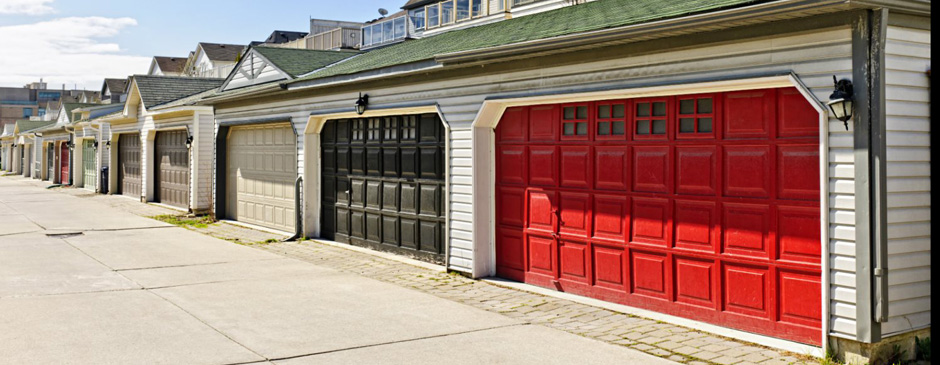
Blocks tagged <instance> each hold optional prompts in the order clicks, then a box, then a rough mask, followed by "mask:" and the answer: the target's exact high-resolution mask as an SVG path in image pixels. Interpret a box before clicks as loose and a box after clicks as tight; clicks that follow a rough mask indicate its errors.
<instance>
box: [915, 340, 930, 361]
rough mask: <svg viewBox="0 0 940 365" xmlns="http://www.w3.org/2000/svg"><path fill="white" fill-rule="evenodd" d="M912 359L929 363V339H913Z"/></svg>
mask: <svg viewBox="0 0 940 365" xmlns="http://www.w3.org/2000/svg"><path fill="white" fill-rule="evenodd" d="M914 358H915V359H917V360H924V361H930V337H924V338H917V337H916V336H915V337H914Z"/></svg>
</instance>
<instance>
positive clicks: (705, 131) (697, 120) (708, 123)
mask: <svg viewBox="0 0 940 365" xmlns="http://www.w3.org/2000/svg"><path fill="white" fill-rule="evenodd" d="M678 100H679V103H678V104H679V105H678V107H679V113H678V114H679V115H678V120H679V128H678V131H679V133H678V134H677V135H676V138H679V139H695V138H714V137H715V132H714V130H715V120H717V117H716V114H717V112H716V109H717V108H716V106H715V102H714V96H712V95H695V96H688V97H680V98H679V99H678Z"/></svg>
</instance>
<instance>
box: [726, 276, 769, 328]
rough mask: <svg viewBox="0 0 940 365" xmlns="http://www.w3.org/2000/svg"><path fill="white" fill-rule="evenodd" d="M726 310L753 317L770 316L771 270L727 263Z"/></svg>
mask: <svg viewBox="0 0 940 365" xmlns="http://www.w3.org/2000/svg"><path fill="white" fill-rule="evenodd" d="M722 275H723V279H724V280H723V281H724V284H725V287H724V288H723V290H722V291H723V292H724V298H723V299H724V306H723V307H724V308H723V309H724V310H725V311H728V312H732V313H737V314H743V315H747V316H751V317H759V318H769V317H770V312H769V310H768V309H769V307H770V285H769V284H770V270H769V269H767V268H766V267H757V266H748V265H740V264H725V265H724V267H723V274H722Z"/></svg>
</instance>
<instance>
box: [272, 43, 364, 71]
mask: <svg viewBox="0 0 940 365" xmlns="http://www.w3.org/2000/svg"><path fill="white" fill-rule="evenodd" d="M254 50H255V52H258V53H259V54H261V55H262V56H264V58H267V59H268V61H271V63H273V64H274V65H275V66H277V68H279V69H281V70H283V71H284V72H287V73H288V74H289V75H290V77H297V76H299V75H303V74H306V73H309V72H311V71H313V70H316V69H319V68H322V67H325V66H328V65H331V64H334V63H336V62H339V61H342V60H344V59H347V58H349V57H352V56H355V55H357V54H359V52H347V51H320V50H309V49H295V48H279V47H263V46H259V47H255V48H254Z"/></svg>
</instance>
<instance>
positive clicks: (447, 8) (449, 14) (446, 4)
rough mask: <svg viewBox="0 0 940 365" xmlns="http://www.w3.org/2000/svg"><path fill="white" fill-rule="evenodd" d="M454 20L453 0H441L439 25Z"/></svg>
mask: <svg viewBox="0 0 940 365" xmlns="http://www.w3.org/2000/svg"><path fill="white" fill-rule="evenodd" d="M453 22H454V0H447V1H443V2H441V25H447V24H450V23H453Z"/></svg>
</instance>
